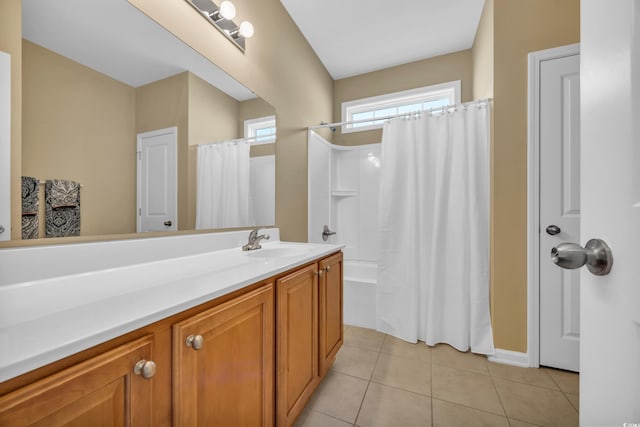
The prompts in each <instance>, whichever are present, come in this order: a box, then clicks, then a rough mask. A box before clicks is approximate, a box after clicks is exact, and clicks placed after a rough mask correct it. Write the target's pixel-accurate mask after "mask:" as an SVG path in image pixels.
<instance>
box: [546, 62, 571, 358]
mask: <svg viewBox="0 0 640 427" xmlns="http://www.w3.org/2000/svg"><path fill="white" fill-rule="evenodd" d="M539 87H540V174H539V175H540V254H539V257H540V259H539V265H540V364H541V365H545V366H551V367H555V368H561V369H567V370H572V371H578V370H579V361H580V357H579V346H580V312H579V306H580V272H579V271H577V270H573V271H568V270H562V269H560V268H558V267H557V266H555V265H553V264H552V263H551V262H550V261H549V254H550V252H551V248H552V247H554V246H556V245H557V244H559V243H561V242H565V241H569V242H571V241H573V242H577V241H579V236H580V57H579V55H570V56H565V57H561V58H555V59H550V60H545V61H542V62H541V64H540V86H539ZM550 225H556V226H558V227H559V228H560V229H561V232H560V233H559V234H556V235H549V234H548V233H547V232H546V228H547V227H548V226H550Z"/></svg>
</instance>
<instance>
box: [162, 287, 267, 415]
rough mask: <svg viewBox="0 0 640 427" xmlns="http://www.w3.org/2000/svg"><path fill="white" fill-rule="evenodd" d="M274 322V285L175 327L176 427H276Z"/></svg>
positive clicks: (174, 400)
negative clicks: (274, 413)
mask: <svg viewBox="0 0 640 427" xmlns="http://www.w3.org/2000/svg"><path fill="white" fill-rule="evenodd" d="M273 319H274V297H273V285H272V284H268V285H265V286H263V287H261V288H259V289H257V290H255V291H252V292H249V293H247V294H245V295H242V296H239V297H237V298H234V299H232V300H230V301H228V302H226V303H223V304H221V305H219V306H217V307H214V308H212V309H210V310H206V311H204V312H202V313H200V314H198V315H196V316H193V317H191V318H189V319H187V320H185V321H183V322H180V323H178V324H175V325H174V326H173V357H174V359H173V379H174V384H173V393H174V394H173V405H174V406H173V416H174V425H175V426H176V427H177V426H185V427H186V426H188V427H195V426H203V427H204V426H206V427H209V426H234V427H241V426H250V427H257V426H272V425H273V420H274V416H273V408H274V385H273V377H274V354H273V353H274V325H273ZM189 337H194V339H195V340H193V341H192V343H191V345H190V346H188V345H187V341H188V338H189ZM199 337H201V338H199Z"/></svg>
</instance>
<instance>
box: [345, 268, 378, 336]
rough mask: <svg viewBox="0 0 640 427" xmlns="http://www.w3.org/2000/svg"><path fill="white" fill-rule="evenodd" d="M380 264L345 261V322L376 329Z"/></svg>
mask: <svg viewBox="0 0 640 427" xmlns="http://www.w3.org/2000/svg"><path fill="white" fill-rule="evenodd" d="M377 275H378V264H377V263H375V262H372V261H351V260H345V262H344V296H343V298H344V307H343V316H344V323H345V324H347V325H353V326H359V327H362V328H369V329H376V282H377Z"/></svg>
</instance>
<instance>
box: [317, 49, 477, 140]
mask: <svg viewBox="0 0 640 427" xmlns="http://www.w3.org/2000/svg"><path fill="white" fill-rule="evenodd" d="M454 80H460V81H461V89H462V93H461V94H460V97H461V99H462V102H465V101H471V100H472V99H473V57H472V52H471V50H470V49H468V50H463V51H460V52H455V53H451V54H448V55H442V56H437V57H434V58H429V59H424V60H422V61H417V62H412V63H409V64H404V65H399V66H396V67H391V68H387V69H384V70H379V71H373V72H371V73H366V74H361V75H358V76H354V77H348V78H346V79H340V80H336V81H335V82H334V85H333V95H334V98H333V121H334V122H339V121H341V120H342V117H341V115H342V103H343V102H345V101H351V100H354V99H361V98H367V97H370V96H377V95H384V94H387V93H392V92H399V91H402V90H407V89H415V88H418V87H423V86H429V85H434V84H438V83H445V82H450V81H454ZM316 124H319V123H316ZM381 137H382V132H381V131H380V130H373V131H368V132H367V131H365V132H356V133H350V134H344V135H342V134H341V133H340V128H338V129H337V130H336V132H335V135H333V142H334V143H336V144H341V145H359V144H372V143H377V142H380V140H381Z"/></svg>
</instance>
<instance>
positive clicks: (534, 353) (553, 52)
mask: <svg viewBox="0 0 640 427" xmlns="http://www.w3.org/2000/svg"><path fill="white" fill-rule="evenodd" d="M577 54H580V43H575V44H570V45H566V46H560V47H555V48H551V49H545V50H540V51H537V52H531V53H529V55H528V60H529V64H528V67H529V77H528V107H529V111H528V119H527V357H528V359H529V360H528V365H529V366H530V367H533V368H538V367H539V366H540V260H539V257H538V254H539V252H540V230H541V228H540V227H541V225H540V131H539V128H540V66H541V63H542V62H543V61H549V60H553V59H559V58H564V57H567V56H573V55H577Z"/></svg>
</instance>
